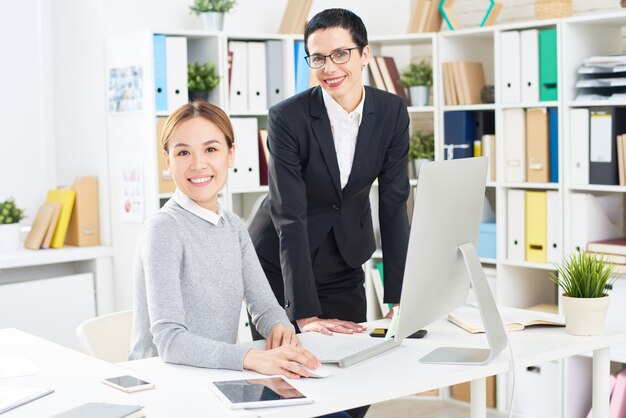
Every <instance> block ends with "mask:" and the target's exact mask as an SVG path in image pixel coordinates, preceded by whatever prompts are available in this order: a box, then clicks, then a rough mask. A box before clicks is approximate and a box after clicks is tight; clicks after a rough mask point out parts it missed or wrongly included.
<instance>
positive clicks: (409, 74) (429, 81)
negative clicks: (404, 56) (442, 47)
mask: <svg viewBox="0 0 626 418" xmlns="http://www.w3.org/2000/svg"><path fill="white" fill-rule="evenodd" d="M400 81H401V82H402V85H403V86H404V87H414V86H428V87H430V86H432V85H433V67H432V66H431V65H430V63H429V62H428V61H426V60H422V61H421V62H420V63H419V64H410V65H409V66H408V67H407V68H405V69H404V71H402V77H401V78H400Z"/></svg>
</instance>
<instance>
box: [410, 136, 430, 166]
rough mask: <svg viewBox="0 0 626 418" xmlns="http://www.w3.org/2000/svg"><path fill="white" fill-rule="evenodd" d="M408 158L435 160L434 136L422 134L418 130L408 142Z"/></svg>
mask: <svg viewBox="0 0 626 418" xmlns="http://www.w3.org/2000/svg"><path fill="white" fill-rule="evenodd" d="M409 158H411V159H413V160H416V159H419V158H425V159H428V160H432V159H434V158H435V136H434V135H433V134H432V133H422V131H420V130H419V129H418V130H417V131H415V132H414V133H413V135H411V139H410V140H409Z"/></svg>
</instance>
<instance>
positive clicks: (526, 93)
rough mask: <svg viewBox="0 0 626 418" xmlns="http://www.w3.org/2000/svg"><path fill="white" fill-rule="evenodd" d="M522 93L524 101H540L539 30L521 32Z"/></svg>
mask: <svg viewBox="0 0 626 418" xmlns="http://www.w3.org/2000/svg"><path fill="white" fill-rule="evenodd" d="M520 43H521V55H520V58H521V94H522V97H521V98H522V102H523V103H535V102H538V101H539V31H537V29H529V30H523V31H521V32H520Z"/></svg>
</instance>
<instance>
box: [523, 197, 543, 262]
mask: <svg viewBox="0 0 626 418" xmlns="http://www.w3.org/2000/svg"><path fill="white" fill-rule="evenodd" d="M547 231H548V212H547V195H546V192H530V191H527V192H526V261H532V262H535V263H546V262H547V261H548V248H547V242H548V238H547V236H548V232H547Z"/></svg>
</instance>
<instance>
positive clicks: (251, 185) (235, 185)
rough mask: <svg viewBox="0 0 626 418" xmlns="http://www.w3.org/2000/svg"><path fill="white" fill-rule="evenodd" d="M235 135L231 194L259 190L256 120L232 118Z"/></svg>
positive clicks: (229, 186)
mask: <svg viewBox="0 0 626 418" xmlns="http://www.w3.org/2000/svg"><path fill="white" fill-rule="evenodd" d="M230 121H231V123H232V124H233V130H234V133H235V163H234V165H233V168H231V169H230V174H229V176H228V188H229V190H230V191H231V192H233V193H236V192H242V191H248V190H254V189H258V188H259V187H260V185H261V182H260V178H259V128H258V124H257V120H256V118H231V119H230Z"/></svg>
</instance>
